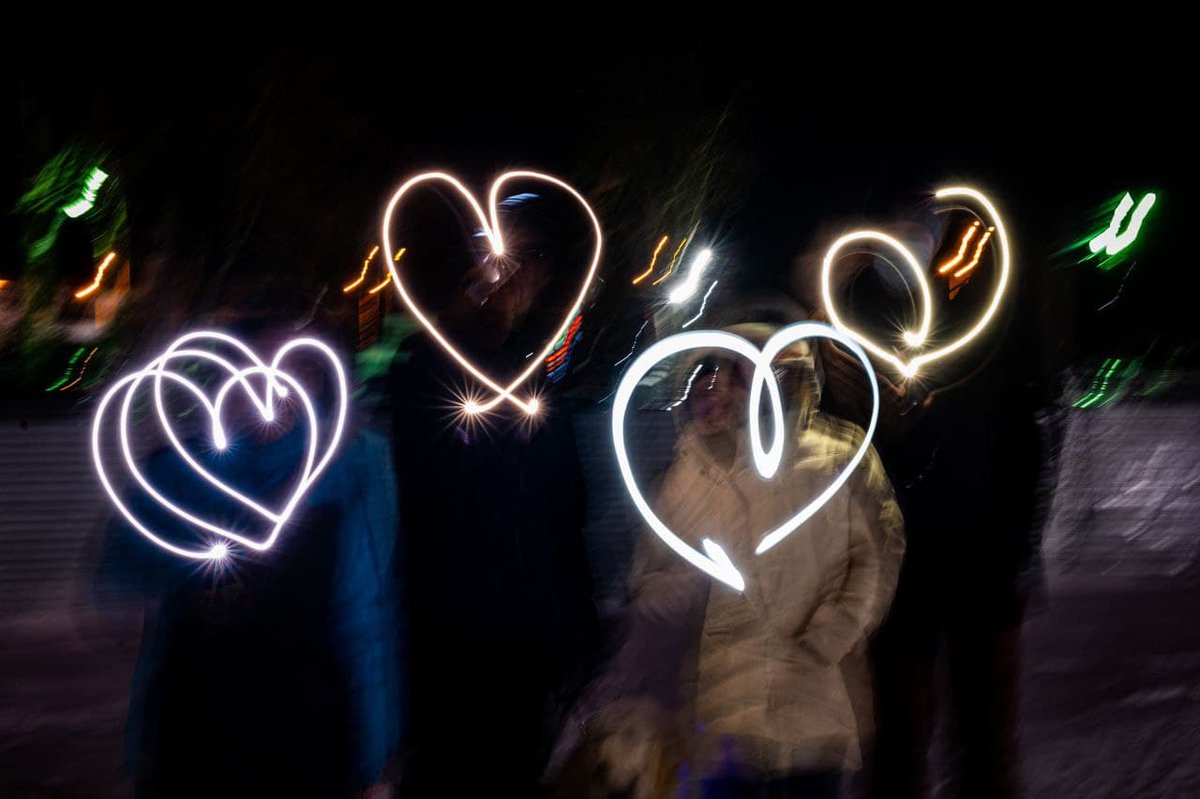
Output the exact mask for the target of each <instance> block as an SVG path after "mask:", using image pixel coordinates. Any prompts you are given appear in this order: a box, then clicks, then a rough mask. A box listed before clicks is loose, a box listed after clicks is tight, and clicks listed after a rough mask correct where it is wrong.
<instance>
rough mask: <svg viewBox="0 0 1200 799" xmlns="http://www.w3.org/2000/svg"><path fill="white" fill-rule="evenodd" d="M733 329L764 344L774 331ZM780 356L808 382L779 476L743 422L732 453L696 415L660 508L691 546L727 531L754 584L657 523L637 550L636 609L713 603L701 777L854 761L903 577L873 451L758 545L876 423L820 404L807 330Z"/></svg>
mask: <svg viewBox="0 0 1200 799" xmlns="http://www.w3.org/2000/svg"><path fill="white" fill-rule="evenodd" d="M732 332H735V333H738V334H740V335H742V336H744V337H746V338H749V339H751V340H752V341H755V342H756V343H758V344H762V343H763V342H764V341H765V340H766V338H767V337H769V335H770V333H771V332H772V331H771V329H769V328H765V327H764V326H753V327H751V326H741V327H738V328H733V329H732ZM699 357H703V354H700V355H699V356H698V357H697V359H696V360H698V358H699ZM694 362H695V360H694V361H693V363H694ZM780 362H787V363H789V364H790V365H791V366H792V367H794V368H798V369H799V370H800V375H801V378H802V379H801V380H800V381H799V387H798V388H797V389H796V390H795V391H794V392H793V394H792V396H791V397H790V398H789V397H785V402H787V400H788V399H790V401H791V402H790V407H789V408H785V414H786V417H785V418H786V419H787V422H786V423H787V424H788V425H789V428H790V429H791V431H792V432H791V435H790V436H789V439H788V444H787V449H786V450H785V455H784V464H783V466H782V467H781V468H780V470H779V472H778V473H777V474H776V476H775V477H774V478H773V479H771V480H763V479H762V478H761V477H760V476H759V475H758V473H757V471H756V470H755V469H754V465H753V463H752V460H751V454H750V449H749V442H748V439H747V428H746V426H745V425H742V426H741V427H740V428H739V429H738V430H737V432H736V441H737V448H736V454H735V455H734V458H733V460H732V463H731V464H729V465H725V464H724V463H722V462H719V461H718V459H716V458H714V457H713V455H712V453H711V452H710V451H709V449H708V447H707V445H706V444H705V442H704V440H703V439H702V438H701V437H700V436H699V435H697V434H696V432H695V430H694V427H693V425H692V424H691V422H690V421H688V420H686V419H683V420H682V421H681V434H680V438H679V443H678V445H677V448H676V456H675V460H674V462H673V463H672V465H671V466H670V467H669V468H668V470H667V472H666V473H665V475H664V476H663V478H662V480H661V482H660V485H659V487H658V490H657V492H656V493H655V499H654V506H655V512H656V513H657V514H658V515H659V516H660V518H662V520H663V521H664V522H665V523H666V524H667V525H669V526H670V528H671V529H672V530H674V531H675V532H676V534H677V535H679V536H680V537H682V538H684V539H685V540H686V541H688V542H689V543H690V544H691V545H692V546H696V547H699V545H700V542H701V540H702V539H703V538H705V537H712V538H713V539H714V540H717V541H719V542H720V544H721V546H722V547H723V548H724V549H725V550H726V552H727V553H728V554H729V555H730V557H731V558H732V560H733V562H734V563H735V564H737V567H738V569H739V570H740V571H741V573H742V574H743V576H744V577H745V578H746V589H745V591H744V592H742V593H739V592H737V591H734V590H733V589H731V588H729V587H727V586H725V585H723V584H720V583H715V582H713V581H711V580H710V579H708V578H707V577H706V576H705V575H703V574H702V573H700V572H698V571H696V570H695V569H693V568H692V567H691V566H690V565H689V564H687V563H686V562H684V561H683V560H681V559H679V558H678V557H676V556H675V554H674V553H672V552H671V551H670V550H669V549H668V548H667V547H666V546H665V545H662V544H661V542H658V541H657V540H656V539H654V538H653V537H652V536H648V537H647V538H646V540H645V541H644V542H643V543H642V545H641V546H640V547H639V552H638V555H637V557H636V559H635V565H634V571H633V576H632V579H631V590H632V602H633V605H634V611H635V612H636V613H641V614H644V615H646V616H649V617H651V618H657V619H662V620H666V619H669V618H672V617H675V618H678V619H680V621H681V622H682V621H683V620H685V619H686V618H687V617H689V616H693V617H694V616H695V612H696V610H697V609H698V608H703V620H702V622H701V623H700V625H699V633H698V634H699V643H698V656H697V661H696V663H695V668H694V672H691V670H689V669H685V670H684V677H683V678H682V679H683V682H684V683H685V685H687V686H688V689H689V690H690V691H691V693H692V696H693V697H694V710H695V716H696V722H697V724H696V733H697V736H696V740H695V744H696V755H697V764H696V765H697V767H698V771H699V773H700V774H701V776H742V777H745V776H761V777H769V776H775V775H784V774H787V773H791V772H796V771H806V770H831V769H855V768H857V767H859V766H860V765H861V762H862V751H863V748H864V746H865V744H866V743H867V741H868V740H869V738H870V736H871V732H872V731H871V726H870V710H869V708H870V702H871V696H870V679H869V675H868V672H867V670H866V665H865V659H864V644H865V642H866V639H867V637H868V636H869V635H870V633H871V632H872V631H873V630H874V629H875V628H876V627H877V626H878V625H879V623H880V622H881V621H882V619H883V618H884V616H885V615H886V613H887V609H888V606H889V603H890V601H891V596H892V593H893V591H894V589H895V585H896V579H897V575H898V572H899V567H900V562H901V559H902V556H903V552H904V533H903V519H902V518H901V515H900V511H899V508H898V506H897V504H896V501H895V497H894V495H893V492H892V487H891V485H890V483H889V482H888V479H887V476H886V475H885V473H884V471H883V469H882V466H881V464H880V461H879V458H878V456H877V455H876V454H875V451H874V449H873V448H871V449H868V452H867V455H866V457H865V458H864V459H863V461H862V462H861V463H860V464H859V465H858V467H857V468H856V469H855V472H854V474H853V475H852V476H851V478H850V479H849V481H848V482H847V483H846V484H845V486H844V487H843V488H842V489H841V490H840V491H839V492H837V493H836V494H835V495H834V496H833V497H832V498H831V499H830V501H829V502H828V503H826V504H825V506H824V507H822V508H821V509H820V510H818V511H817V513H816V514H815V515H814V516H812V517H811V518H810V519H809V520H808V521H806V522H805V523H804V524H803V525H802V526H801V527H800V528H799V529H797V530H796V531H794V532H793V533H792V534H791V535H789V536H788V537H787V538H786V539H784V540H783V541H782V542H780V543H779V544H778V545H777V546H775V547H774V548H772V549H771V550H769V551H768V552H766V553H764V554H763V555H761V556H759V555H755V554H754V550H755V547H756V546H757V544H758V542H759V541H760V540H761V538H762V536H763V535H764V534H765V533H766V532H767V531H768V530H770V529H771V528H772V527H773V526H775V525H777V524H778V523H780V522H781V521H782V520H784V519H786V518H787V517H788V516H790V515H791V514H793V513H795V512H796V510H798V509H799V507H800V506H801V505H802V504H803V503H804V502H806V501H807V500H808V498H810V497H813V496H816V495H817V494H818V493H819V492H820V491H821V490H822V488H824V486H826V485H827V484H828V483H829V482H830V481H831V480H833V479H834V478H835V476H836V475H837V474H838V472H839V471H840V470H841V469H843V468H844V467H845V465H846V464H847V463H848V462H849V461H850V459H851V458H852V457H853V454H854V452H855V451H856V449H857V448H858V446H859V444H860V443H861V441H862V436H863V432H862V430H861V429H859V428H857V427H855V426H854V425H851V424H849V423H846V422H842V421H839V420H835V419H834V418H832V417H829V416H827V415H825V414H823V413H821V412H820V411H819V410H817V407H818V404H819V400H820V380H819V370H818V367H817V364H816V361H815V358H814V356H813V354H812V351H811V349H810V348H809V347H808V346H807V344H806V343H804V342H801V343H799V344H798V345H796V346H794V347H792V348H790V349H789V350H788V351H787V353H785V354H783V355H781V356H780V359H779V360H778V361H777V364H780ZM686 371H688V372H690V371H691V370H686ZM681 411H682V409H679V411H677V412H681ZM681 415H682V413H681ZM689 672H690V673H689Z"/></svg>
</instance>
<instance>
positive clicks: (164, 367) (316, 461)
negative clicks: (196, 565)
mask: <svg viewBox="0 0 1200 799" xmlns="http://www.w3.org/2000/svg"><path fill="white" fill-rule="evenodd" d="M304 351H308V354H309V355H315V356H316V357H317V358H318V359H319V360H321V361H322V362H328V364H329V367H330V374H331V375H332V376H333V378H334V380H333V382H334V384H335V388H336V392H335V398H334V399H335V402H336V411H335V413H334V414H333V417H334V419H333V426H332V430H331V431H329V432H328V433H323V431H322V420H321V419H319V418H318V414H317V409H316V406H315V404H314V402H313V399H312V397H311V396H310V394H309V393H308V391H307V390H306V389H305V387H304V385H303V384H302V383H301V382H300V381H299V380H298V379H297V378H296V377H295V376H294V375H293V374H291V373H289V371H288V370H287V369H286V368H285V367H284V365H283V364H284V362H285V361H287V360H288V358H289V356H293V355H294V354H296V353H299V352H304ZM214 374H215V375H217V376H218V377H219V378H221V377H223V380H221V379H218V380H217V381H216V382H215V383H214V384H213V385H211V386H206V385H205V384H202V383H201V382H199V379H198V378H201V377H208V376H212V375H214ZM168 384H169V385H171V386H172V387H173V388H175V389H176V390H182V391H183V392H184V394H185V395H187V396H188V397H189V399H191V400H194V404H195V407H196V408H197V409H199V410H202V411H203V412H204V413H205V414H206V418H205V419H204V425H205V428H206V429H207V430H208V431H209V433H210V439H211V443H212V446H213V448H214V449H216V450H218V451H219V450H224V449H226V448H227V447H228V446H229V435H228V432H227V431H226V426H225V422H223V421H222V411H223V410H225V409H226V407H227V402H228V401H229V398H230V396H231V393H233V392H240V393H241V394H242V395H244V397H245V398H246V399H247V400H249V402H250V406H251V407H252V408H253V409H254V411H255V412H256V413H257V414H258V416H259V418H260V419H261V421H262V422H263V423H271V422H274V421H276V418H277V404H278V402H279V400H281V399H285V398H290V399H292V400H293V401H295V402H296V403H298V405H299V407H300V408H301V410H302V413H301V414H300V416H301V419H300V420H297V424H305V425H306V429H307V434H308V437H307V446H306V447H305V450H304V456H303V463H302V464H300V473H299V477H298V478H297V480H296V482H295V484H294V486H293V488H292V491H291V493H290V495H289V496H288V497H287V499H286V500H285V501H284V503H283V505H282V506H281V507H279V508H270V507H267V506H265V505H263V504H262V503H261V502H260V501H258V500H256V499H255V498H253V497H250V496H248V495H247V494H245V493H243V492H242V491H240V490H238V488H236V487H235V486H232V485H229V484H228V483H227V482H225V481H223V480H221V479H220V478H219V477H217V476H216V475H214V474H213V473H212V472H210V471H209V470H208V469H207V468H205V467H204V466H203V465H202V464H201V463H200V462H199V461H198V460H197V459H196V458H195V456H194V455H193V454H192V453H191V452H190V451H189V450H188V448H187V446H186V445H185V444H184V442H183V441H182V440H181V439H180V437H179V435H178V433H177V432H176V430H175V428H174V426H173V423H172V418H171V413H170V411H169V409H168V404H167V401H166V398H165V396H164V385H168ZM214 386H215V391H214V390H213V387H214ZM143 388H147V389H149V391H150V394H151V397H152V399H153V404H154V409H155V416H156V418H157V421H158V423H159V425H160V428H161V432H162V433H163V434H164V435H165V436H166V438H167V439H168V440H169V442H170V445H171V447H172V448H173V450H174V452H175V454H177V455H178V456H179V458H180V459H181V460H182V461H183V462H184V463H185V464H186V465H187V466H188V468H190V469H191V470H192V472H193V473H194V474H195V475H196V476H198V477H199V478H201V479H202V480H203V481H204V482H205V483H207V484H208V485H209V486H211V488H212V489H213V490H215V491H218V492H220V493H221V494H224V495H225V496H227V497H229V498H231V499H233V500H234V501H235V502H237V503H238V504H239V505H240V506H242V507H244V508H246V509H248V510H250V511H251V512H253V513H254V514H256V515H257V516H258V517H261V518H262V519H263V520H264V522H265V525H266V526H267V528H268V532H267V534H266V535H265V536H263V537H261V538H254V537H252V536H250V535H246V534H245V533H244V532H237V531H234V530H231V529H228V528H226V527H222V526H221V525H218V524H214V523H213V522H212V521H210V520H208V519H206V518H204V517H203V516H201V515H199V514H197V513H194V512H193V511H191V510H188V509H187V508H185V507H183V506H182V505H180V504H178V503H177V502H176V501H174V500H172V499H171V498H169V497H167V496H166V495H165V494H164V493H163V492H162V491H160V490H159V489H158V488H157V487H156V486H155V485H154V484H153V483H152V482H151V481H150V480H149V479H147V477H146V475H145V474H143V473H142V471H141V470H140V469H139V467H138V464H137V461H136V458H135V456H134V451H133V442H132V433H131V431H130V415H131V411H132V408H133V403H134V401H135V399H137V398H138V396H139V390H141V389H143ZM347 393H348V391H347V384H346V376H345V373H344V371H343V369H342V365H341V362H340V361H339V360H338V357H337V355H336V354H335V353H334V351H333V350H332V349H330V348H329V347H328V346H327V345H325V344H323V343H322V342H320V341H318V340H316V339H313V338H297V339H292V340H291V341H289V342H287V343H286V344H284V345H283V346H282V347H280V349H279V350H278V351H277V352H276V353H275V355H274V357H273V358H272V359H271V361H270V363H267V362H265V361H263V360H262V359H261V358H260V357H259V356H258V355H256V354H255V353H254V351H253V350H252V349H250V347H248V346H247V345H245V344H243V343H242V342H241V341H239V340H238V339H236V338H234V337H232V336H229V335H226V334H224V333H219V332H215V331H198V332H194V333H188V334H186V335H184V336H181V337H180V338H178V339H176V340H175V342H174V343H172V344H171V346H170V347H168V348H167V349H166V350H165V351H164V352H163V353H162V354H161V355H159V356H158V357H157V358H155V359H154V360H152V361H151V362H150V363H148V364H147V365H146V366H144V367H143V368H141V369H139V370H137V371H135V372H132V373H130V374H127V375H125V376H124V377H122V378H121V379H119V380H118V381H117V382H116V383H115V384H113V386H112V387H111V388H110V389H109V390H108V392H107V393H106V394H105V395H104V398H103V399H102V400H101V401H100V404H99V406H98V407H97V409H96V415H95V418H94V420H93V422H92V459H93V461H94V463H95V466H96V473H97V475H98V476H99V478H100V483H101V485H103V487H104V490H105V492H106V493H107V494H108V496H109V499H110V500H112V503H113V505H114V506H115V507H116V508H117V510H118V511H119V512H120V513H121V515H122V516H124V517H125V519H126V521H128V522H129V524H130V525H132V526H133V528H134V529H135V530H137V531H138V532H139V533H141V534H142V535H143V536H145V537H146V538H147V539H149V540H150V541H151V542H153V543H154V544H156V545H157V546H159V547H162V548H163V549H165V550H167V551H168V552H171V553H172V554H175V555H178V556H180V557H184V558H191V559H195V560H222V559H224V558H226V557H227V556H228V553H229V549H230V546H229V545H230V542H233V543H236V544H240V545H242V546H245V547H247V548H249V549H252V550H255V551H258V552H263V551H266V550H268V549H270V548H271V546H272V545H273V544H274V543H275V541H276V539H277V538H278V537H279V534H280V532H281V531H282V530H283V528H284V526H285V525H286V524H287V523H288V521H289V519H291V517H292V515H293V514H294V513H295V511H296V508H297V506H298V505H299V503H300V500H301V499H303V497H304V495H305V494H306V493H307V492H308V490H309V489H310V488H312V486H313V484H315V483H316V481H317V479H318V478H319V477H320V475H321V473H322V472H323V471H324V470H325V468H326V467H327V466H328V465H329V462H330V461H331V460H332V458H333V456H334V453H335V451H336V450H337V445H338V443H339V442H340V440H341V437H342V433H343V431H344V429H345V424H346V407H347ZM114 409H115V420H114V419H113V416H114V413H113V412H112V411H114ZM114 421H115V435H116V437H117V439H118V440H119V443H120V451H121V454H122V456H123V459H124V464H123V465H124V468H125V470H126V471H127V472H128V474H129V475H130V476H131V477H133V479H134V481H135V483H136V485H137V486H138V487H139V488H140V489H141V490H142V491H143V492H145V494H146V495H147V496H149V497H150V498H151V499H153V500H154V501H155V502H156V503H157V504H158V505H159V506H160V507H162V508H163V509H165V510H166V511H168V512H170V513H171V514H173V515H174V516H175V517H177V518H178V519H180V520H181V521H183V522H184V523H185V524H186V525H188V526H189V527H190V528H194V529H196V530H198V531H204V533H207V534H209V535H208V537H209V541H210V543H209V545H208V546H206V547H197V546H195V545H192V546H187V545H181V544H179V543H175V542H172V541H170V540H168V539H167V537H166V536H165V535H163V534H162V531H159V530H154V529H151V527H150V525H149V524H147V523H146V521H145V520H144V519H141V518H139V517H138V515H137V514H136V513H135V512H134V511H133V510H132V509H131V508H130V507H129V506H128V505H127V504H126V502H125V501H124V500H122V498H121V495H120V494H119V493H118V491H117V490H116V487H115V486H114V485H113V480H112V472H111V468H112V467H110V466H108V465H106V463H105V457H106V450H105V447H104V446H103V437H104V436H105V435H106V434H107V435H110V436H111V435H112V434H113V433H114V430H110V429H109V426H110V425H111V424H113V423H114ZM247 446H252V444H247Z"/></svg>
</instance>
